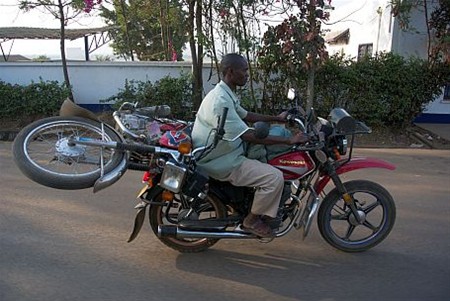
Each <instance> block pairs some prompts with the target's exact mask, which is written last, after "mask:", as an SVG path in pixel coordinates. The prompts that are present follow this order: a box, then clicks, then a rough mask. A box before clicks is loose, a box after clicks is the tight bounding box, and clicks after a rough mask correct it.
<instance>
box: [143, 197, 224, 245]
mask: <svg viewBox="0 0 450 301" xmlns="http://www.w3.org/2000/svg"><path fill="white" fill-rule="evenodd" d="M176 197H177V195H176ZM153 201H154V202H156V203H164V201H162V198H161V193H160V194H158V195H157V196H156V197H155V198H154V199H153ZM188 211H189V209H183V208H182V206H181V202H180V200H177V199H175V200H173V201H172V202H168V203H164V205H151V206H150V213H149V220H150V226H151V228H152V230H153V233H155V235H156V236H158V226H159V225H176V224H178V221H179V220H180V219H183V218H184V214H186V212H188ZM226 215H227V210H226V207H225V206H224V205H223V204H222V202H220V201H219V199H218V198H216V197H215V196H214V195H211V194H208V196H207V197H206V199H205V200H204V201H203V202H202V203H201V204H198V205H197V208H196V210H195V220H199V221H201V220H207V219H208V220H209V219H221V218H225V217H226ZM158 238H159V240H160V241H161V242H162V243H164V244H165V245H166V246H168V247H170V248H172V249H174V250H176V251H178V252H181V253H197V252H202V251H205V250H206V249H208V248H210V247H211V246H213V245H214V244H215V243H217V242H218V241H219V240H218V239H211V238H200V239H193V238H192V239H187V238H186V239H179V238H175V237H158Z"/></svg>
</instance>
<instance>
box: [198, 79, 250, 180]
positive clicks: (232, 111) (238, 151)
mask: <svg viewBox="0 0 450 301" xmlns="http://www.w3.org/2000/svg"><path fill="white" fill-rule="evenodd" d="M224 107H227V108H228V115H227V119H226V121H225V127H224V129H225V135H224V138H225V139H234V138H236V137H238V136H239V137H240V135H242V134H243V133H244V132H245V131H246V130H248V126H247V124H246V123H245V122H244V121H243V119H244V118H245V117H246V116H247V111H246V110H245V109H244V108H242V107H241V105H240V101H239V99H238V98H237V97H236V95H235V94H234V92H233V91H232V90H231V89H230V87H228V85H227V84H226V83H224V82H223V81H221V82H220V83H218V84H217V85H216V87H215V88H214V89H213V90H211V91H210V92H209V93H208V94H207V95H206V97H205V98H204V99H203V101H202V104H201V105H200V108H199V110H198V112H197V116H196V119H195V123H194V127H193V129H192V141H193V145H194V147H200V146H205V145H206V144H208V145H210V144H211V143H212V142H213V141H214V136H215V135H214V133H211V129H213V128H217V125H218V124H217V121H218V118H219V117H220V116H221V115H222V109H223V108H224ZM244 159H245V157H244V145H243V141H242V139H241V138H237V139H236V140H235V141H233V142H230V141H225V140H220V141H219V143H218V144H217V146H216V148H214V149H213V150H212V151H211V152H210V153H209V154H208V155H207V156H205V157H204V158H201V160H199V161H197V164H198V166H199V167H201V168H203V169H204V170H205V171H206V173H208V175H209V176H211V177H213V178H215V179H218V180H223V179H224V178H226V177H227V176H228V175H229V174H230V173H231V171H232V170H233V169H234V168H236V167H238V166H239V165H240V164H241V163H242V162H243V161H244Z"/></svg>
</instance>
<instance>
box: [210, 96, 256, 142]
mask: <svg viewBox="0 0 450 301" xmlns="http://www.w3.org/2000/svg"><path fill="white" fill-rule="evenodd" d="M223 107H228V115H227V119H226V120H225V135H224V137H225V139H234V138H236V137H239V136H241V135H242V134H243V133H244V132H245V131H247V130H248V126H247V124H246V123H245V122H244V120H242V118H244V117H245V116H247V111H246V110H245V109H244V108H242V107H241V106H240V105H239V103H236V102H234V101H232V100H231V99H230V98H229V97H223V96H222V97H221V101H220V102H218V106H217V107H216V114H218V115H220V114H222V108H223ZM241 116H244V117H241Z"/></svg>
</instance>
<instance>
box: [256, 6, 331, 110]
mask: <svg viewBox="0 0 450 301" xmlns="http://www.w3.org/2000/svg"><path fill="white" fill-rule="evenodd" d="M282 2H283V4H285V5H286V6H287V5H289V6H290V7H294V6H295V7H296V12H295V13H293V14H291V16H290V17H289V18H288V19H285V20H284V21H283V22H282V23H281V24H279V25H277V26H271V27H269V29H268V30H267V32H266V33H265V35H264V38H263V45H262V47H261V50H260V55H259V63H260V66H261V68H262V69H263V70H265V71H266V72H267V73H268V75H269V76H270V74H276V73H281V74H283V75H284V76H286V78H287V80H289V81H290V83H291V84H292V85H293V86H294V88H296V89H297V90H301V89H300V87H304V86H306V99H307V103H306V109H307V114H309V111H310V109H311V107H312V105H313V99H314V78H315V72H316V70H317V68H319V66H320V65H321V64H322V63H323V62H324V61H325V59H326V58H327V57H328V54H327V52H326V49H325V41H324V39H323V37H322V36H321V22H322V21H324V20H326V19H328V14H327V13H326V12H325V11H324V7H325V3H324V1H321V0H309V1H307V0H294V1H290V0H283V1H282ZM305 81H306V85H305Z"/></svg>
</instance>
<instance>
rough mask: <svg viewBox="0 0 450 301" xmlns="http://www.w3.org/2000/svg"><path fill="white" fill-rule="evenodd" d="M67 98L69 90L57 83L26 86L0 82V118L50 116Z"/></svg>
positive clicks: (48, 82)
mask: <svg viewBox="0 0 450 301" xmlns="http://www.w3.org/2000/svg"><path fill="white" fill-rule="evenodd" d="M68 96H69V90H68V89H67V88H66V87H65V85H63V84H59V83H58V82H57V81H45V82H44V81H42V80H40V81H39V82H32V83H31V84H29V85H26V86H20V85H17V84H16V85H11V84H9V83H5V82H2V81H0V108H1V109H0V117H1V118H10V119H20V118H22V117H24V116H27V117H29V116H42V115H43V116H51V115H54V114H55V113H57V112H58V111H59V108H60V106H61V104H62V102H63V101H64V99H66V98H67V97H68Z"/></svg>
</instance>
